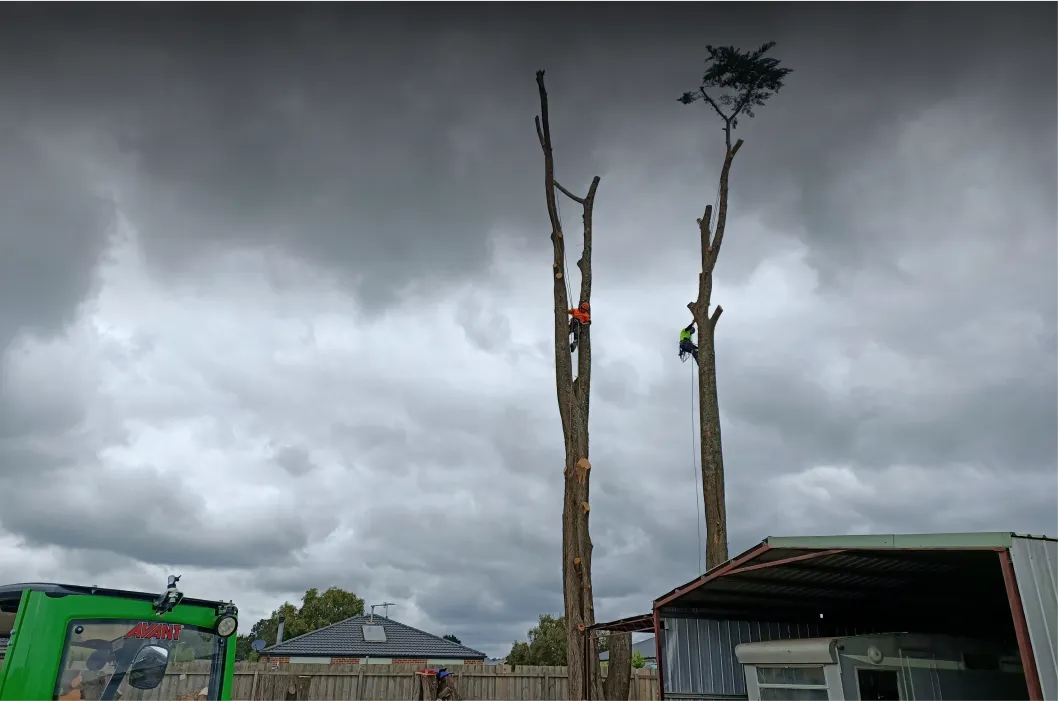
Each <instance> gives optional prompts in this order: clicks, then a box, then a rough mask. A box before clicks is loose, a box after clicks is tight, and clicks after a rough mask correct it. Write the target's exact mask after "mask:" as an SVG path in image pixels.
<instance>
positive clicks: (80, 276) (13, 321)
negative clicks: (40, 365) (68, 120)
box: [0, 66, 113, 432]
mask: <svg viewBox="0 0 1058 701" xmlns="http://www.w3.org/2000/svg"><path fill="white" fill-rule="evenodd" d="M10 70H11V69H10V66H7V67H5V68H2V69H0V75H2V74H3V73H7V72H9V71H10ZM3 83H4V81H3V80H2V79H0V90H3V87H2V86H3ZM9 100H10V98H5V100H4V101H5V103H8V102H9ZM10 110H11V108H10V106H8V107H7V108H6V109H5V108H4V107H0V159H2V162H0V350H2V349H4V348H6V347H7V345H8V344H9V343H11V341H12V339H13V338H14V336H15V334H16V333H17V332H18V331H19V330H21V329H26V330H30V331H33V332H35V333H38V334H43V335H45V336H47V335H50V334H51V333H54V332H55V331H56V330H58V329H61V328H62V326H63V325H64V324H65V323H67V322H69V321H70V319H71V318H72V317H73V314H74V312H75V310H76V308H77V305H78V304H79V303H80V302H81V300H82V299H83V298H84V297H85V296H86V295H87V294H88V292H89V291H90V290H91V288H92V284H93V280H94V271H95V267H96V264H97V262H98V261H99V258H100V255H101V254H102V253H103V251H104V250H105V249H106V247H107V244H108V243H109V237H110V234H111V233H112V221H113V218H112V213H113V206H112V204H111V203H110V202H109V200H108V198H107V196H106V193H104V192H99V191H94V190H93V187H92V185H91V183H90V182H89V181H88V180H87V178H85V177H84V175H83V174H81V173H79V172H78V164H77V162H76V158H73V159H70V160H69V161H67V160H66V156H65V154H63V153H62V146H61V145H58V144H56V143H55V142H54V136H52V135H49V134H48V133H47V130H46V128H40V127H35V126H34V125H32V124H31V123H28V122H26V121H21V120H19V119H17V117H16V116H14V115H12V114H10ZM0 411H2V409H0ZM2 422H3V418H2V417H0V432H2V431H3V428H2Z"/></svg>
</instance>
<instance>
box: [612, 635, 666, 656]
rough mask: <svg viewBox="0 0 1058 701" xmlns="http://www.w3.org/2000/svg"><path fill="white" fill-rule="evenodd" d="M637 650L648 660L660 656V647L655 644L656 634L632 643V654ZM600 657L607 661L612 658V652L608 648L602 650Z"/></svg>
mask: <svg viewBox="0 0 1058 701" xmlns="http://www.w3.org/2000/svg"><path fill="white" fill-rule="evenodd" d="M637 652H638V653H639V654H640V655H642V656H643V657H644V658H645V659H648V660H652V659H654V658H656V657H657V656H658V648H657V646H656V645H655V644H654V636H653V635H652V636H650V637H649V638H647V639H646V640H640V641H639V642H638V643H632V654H633V655H634V654H636V653H637ZM599 659H600V660H601V661H603V662H606V661H607V660H608V659H610V652H609V651H608V650H604V651H603V652H600V653H599Z"/></svg>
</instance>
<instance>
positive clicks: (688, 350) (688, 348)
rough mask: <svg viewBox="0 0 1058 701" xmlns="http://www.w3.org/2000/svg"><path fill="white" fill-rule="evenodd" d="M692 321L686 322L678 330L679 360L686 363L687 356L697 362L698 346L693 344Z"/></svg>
mask: <svg viewBox="0 0 1058 701" xmlns="http://www.w3.org/2000/svg"><path fill="white" fill-rule="evenodd" d="M693 339H694V322H693V321H692V322H691V323H689V324H687V326H685V327H684V328H683V329H681V330H680V362H683V363H686V362H687V356H688V355H689V356H691V357H692V358H694V362H696V363H697V362H698V346H696V345H694V340H693Z"/></svg>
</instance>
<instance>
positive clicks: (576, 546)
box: [536, 71, 601, 699]
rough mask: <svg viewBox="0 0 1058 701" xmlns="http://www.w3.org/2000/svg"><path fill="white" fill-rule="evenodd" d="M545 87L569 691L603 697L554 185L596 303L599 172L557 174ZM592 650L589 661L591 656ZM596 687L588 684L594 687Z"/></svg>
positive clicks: (541, 132) (582, 380)
mask: <svg viewBox="0 0 1058 701" xmlns="http://www.w3.org/2000/svg"><path fill="white" fill-rule="evenodd" d="M536 83H537V86H538V87H539V89H540V116H539V117H537V119H536V134H537V137H538V138H539V140H540V147H541V148H542V149H543V151H544V193H545V195H546V197H547V213H548V216H549V217H550V219H551V243H552V245H553V247H554V252H555V257H554V263H553V264H552V271H551V272H552V278H553V282H554V299H555V385H556V389H557V395H558V413H559V416H560V417H561V419H562V436H563V438H564V439H565V452H566V460H565V465H564V467H563V469H562V474H563V478H564V481H565V495H564V498H563V502H562V583H563V586H562V593H563V599H564V600H565V610H566V640H567V644H568V653H567V654H568V667H569V692H570V697H571V698H573V699H584V698H585V695H586V694H588V693H590V694H591V697H592V698H596V699H597V698H599V697H600V692H601V685H600V683H599V654H598V652H597V650H596V645H595V643H594V639H593V638H592V637H591V636H588V641H587V645H585V638H584V636H585V635H587V628H589V627H590V626H592V625H594V624H595V604H594V601H593V597H592V588H591V551H592V544H591V536H590V535H589V534H588V513H589V511H590V508H591V507H590V506H589V501H588V491H589V490H588V478H589V471H590V470H591V463H590V462H589V461H588V408H589V395H590V392H591V330H590V329H591V327H590V326H583V327H581V329H580V341H579V347H578V356H577V358H578V360H577V378H576V380H574V379H573V361H572V358H571V357H570V350H569V325H568V311H567V310H568V309H569V308H570V303H569V299H568V297H567V295H566V279H565V277H566V274H567V271H566V269H565V253H566V244H565V239H564V238H563V232H562V223H561V222H560V221H559V217H558V206H557V203H556V202H555V189H556V188H557V189H559V190H560V191H562V193H563V194H565V195H566V196H567V197H569V198H570V199H572V200H573V201H574V202H577V203H578V204H580V205H581V207H582V208H583V211H584V249H583V251H582V252H581V256H580V260H578V261H577V267H579V268H580V273H581V279H580V302H588V303H590V302H591V283H592V278H591V243H592V239H591V236H592V210H593V208H594V205H595V191H596V190H597V189H598V187H599V177H598V176H596V177H595V178H594V179H593V180H592V182H591V186H590V187H589V188H588V194H587V195H585V196H584V197H577V196H576V195H573V194H572V193H570V192H569V191H568V190H566V189H565V188H564V187H562V186H561V185H559V184H558V183H557V182H556V181H555V162H554V154H553V152H552V148H551V124H550V121H549V120H548V109H547V90H546V89H545V88H544V72H543V71H537V73H536ZM585 651H587V655H588V657H587V662H586V660H585ZM589 688H590V691H589Z"/></svg>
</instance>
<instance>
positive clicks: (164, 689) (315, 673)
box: [130, 662, 658, 701]
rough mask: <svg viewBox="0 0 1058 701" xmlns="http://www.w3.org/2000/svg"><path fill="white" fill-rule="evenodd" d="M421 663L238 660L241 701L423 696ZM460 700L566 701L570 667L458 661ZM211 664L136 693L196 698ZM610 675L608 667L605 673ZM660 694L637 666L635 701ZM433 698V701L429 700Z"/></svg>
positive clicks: (177, 667) (182, 666) (176, 667)
mask: <svg viewBox="0 0 1058 701" xmlns="http://www.w3.org/2000/svg"><path fill="white" fill-rule="evenodd" d="M420 669H422V666H421V665H384V664H365V665H359V664H350V665H329V664H281V665H279V669H278V670H274V669H273V666H272V665H269V664H267V663H260V664H254V663H249V662H238V663H236V665H235V675H234V689H233V690H232V695H231V698H232V699H233V700H236V701H270V700H275V699H284V700H288V699H289V700H291V701H413V700H414V699H417V698H418V697H419V675H417V674H416V672H417V671H419V670H420ZM448 669H449V671H450V672H451V673H452V676H453V678H454V681H455V687H456V692H457V693H458V695H459V699H461V700H462V699H466V700H467V701H471V700H474V699H481V700H482V701H515V700H518V701H564V700H565V699H568V698H569V683H568V680H567V676H566V668H565V667H523V666H518V667H517V668H511V667H510V666H509V665H454V666H452V667H449V668H448ZM208 671H209V670H208V663H204V662H187V663H175V664H172V665H170V666H169V670H168V672H167V673H166V678H165V680H164V681H163V682H162V684H161V685H160V686H159V687H158V688H157V689H153V690H151V691H146V692H142V691H139V692H138V691H135V690H131V689H130V691H133V692H134V696H135V697H137V698H140V699H144V700H145V701H148V700H159V701H161V700H165V701H176V700H177V699H181V698H182V699H186V700H187V701H192V700H193V699H194V698H195V695H196V694H198V692H199V690H201V689H202V688H203V687H204V686H206V683H207V681H208V678H209V677H208ZM603 675H604V676H605V671H604V672H603ZM657 697H658V682H657V673H656V671H655V670H651V669H634V670H632V684H631V685H630V688H629V693H628V698H629V700H630V701H653V699H656V698H657ZM430 701H432V700H430Z"/></svg>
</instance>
